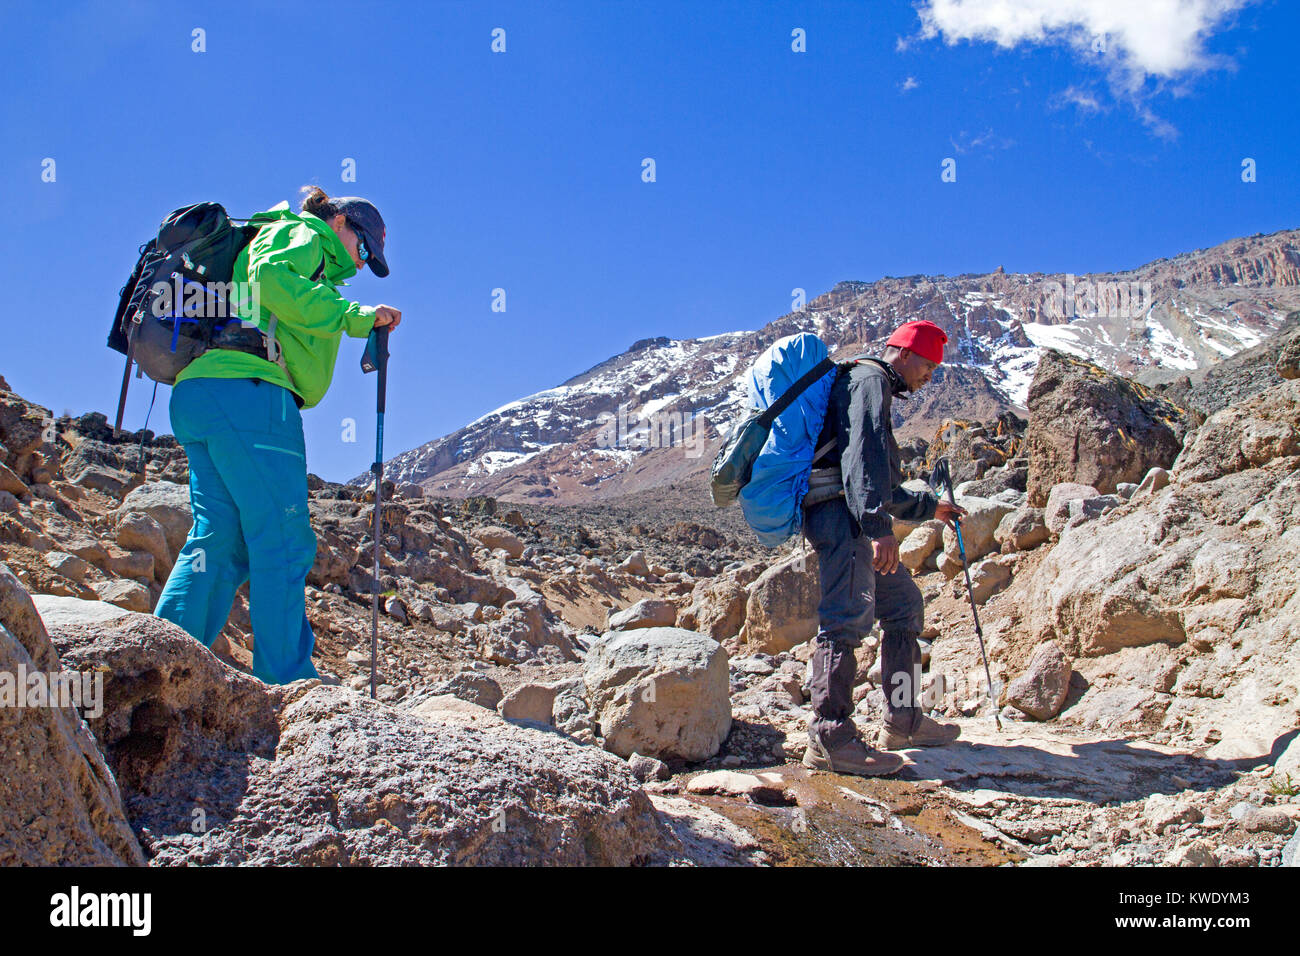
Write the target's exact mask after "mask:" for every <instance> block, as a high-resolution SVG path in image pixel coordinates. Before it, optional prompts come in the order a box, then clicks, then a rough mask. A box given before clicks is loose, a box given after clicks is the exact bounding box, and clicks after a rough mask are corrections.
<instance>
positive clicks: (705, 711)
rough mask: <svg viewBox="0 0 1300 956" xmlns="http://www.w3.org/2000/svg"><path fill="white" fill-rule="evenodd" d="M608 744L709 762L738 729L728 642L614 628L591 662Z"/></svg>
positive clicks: (592, 689) (673, 631)
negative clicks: (733, 709) (733, 725)
mask: <svg viewBox="0 0 1300 956" xmlns="http://www.w3.org/2000/svg"><path fill="white" fill-rule="evenodd" d="M583 681H584V683H585V684H586V686H587V695H588V700H589V701H590V703H591V708H592V712H593V713H594V714H595V716H596V720H597V721H598V723H599V725H600V730H601V734H602V735H603V737H604V738H605V739H604V745H605V749H607V750H610V751H613V752H614V753H616V754H618V755H619V756H620V757H624V758H627V757H630V756H631V755H632V754H633V753H639V754H642V755H645V756H651V757H659V758H663V759H670V758H679V759H682V760H690V761H699V760H707V759H708V758H709V757H712V756H713V755H714V754H716V753H717V752H718V749H719V748H720V747H721V746H722V742H723V741H724V740H725V739H726V737H727V733H728V732H729V731H730V730H731V699H730V682H729V680H728V674H727V654H726V652H725V651H724V650H723V649H722V645H721V644H719V643H718V642H717V641H714V640H712V639H711V638H708V637H705V636H704V635H703V634H696V633H695V632H693V631H684V630H682V629H680V628H675V627H651V628H643V629H640V630H636V631H611V632H610V633H608V634H606V635H605V636H604V637H602V638H601V639H600V640H598V641H596V642H595V643H594V644H592V646H591V649H590V650H589V651H588V652H587V660H586V664H585V666H584V668H583Z"/></svg>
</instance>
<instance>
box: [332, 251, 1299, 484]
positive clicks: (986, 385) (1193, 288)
mask: <svg viewBox="0 0 1300 956" xmlns="http://www.w3.org/2000/svg"><path fill="white" fill-rule="evenodd" d="M1297 307H1300V231H1296V230H1290V231H1284V232H1278V233H1273V234H1271V235H1267V236H1265V235H1256V236H1251V237H1249V238H1245V239H1234V240H1231V241H1229V242H1225V243H1223V244H1221V245H1218V246H1215V247H1213V248H1210V249H1201V250H1197V251H1195V252H1190V253H1186V254H1183V255H1179V256H1175V257H1174V258H1172V259H1158V260H1156V261H1154V262H1151V263H1148V264H1147V265H1144V266H1141V267H1139V268H1136V269H1133V270H1129V271H1127V272H1120V273H1110V274H1088V275H1079V276H1073V275H1069V274H1042V273H1035V274H1011V273H1006V272H1004V271H1003V270H1002V269H1000V268H999V269H998V270H997V271H996V272H993V273H989V274H985V275H960V276H908V277H904V278H884V279H880V280H878V281H875V282H869V283H868V282H842V283H840V284H839V285H837V286H836V287H835V288H834V289H832V290H831V291H830V292H828V293H826V294H824V295H821V296H818V297H816V298H813V299H812V300H811V301H809V302H808V304H807V307H806V308H805V309H803V310H801V311H798V312H792V313H790V314H788V315H785V316H782V317H781V318H779V319H776V320H775V321H773V322H770V323H768V324H767V325H766V326H764V327H763V328H762V329H759V330H758V331H755V332H733V333H728V334H725V335H716V336H712V337H709V338H704V339H690V340H682V341H677V340H669V339H666V338H655V339H644V340H642V341H639V342H637V343H636V344H634V345H633V346H632V347H631V348H630V349H628V351H627V352H625V353H623V354H622V355H618V356H615V357H613V358H611V359H609V360H608V361H605V362H602V363H601V364H600V365H597V366H596V367H595V368H592V369H589V370H588V371H586V372H584V373H582V374H581V375H577V376H575V377H574V378H571V379H569V380H568V381H566V382H564V383H563V384H561V385H559V386H557V387H556V388H553V389H549V390H547V391H544V392H539V393H538V394H536V395H532V396H528V397H527V398H523V399H520V400H518V401H515V402H511V403H510V404H508V405H505V406H503V407H502V408H499V409H496V410H495V411H493V412H490V413H488V414H487V415H484V416H483V417H482V418H479V419H478V420H476V421H474V422H471V423H470V424H469V425H466V426H465V427H464V428H461V429H459V430H457V431H455V432H453V433H452V434H450V435H447V436H444V437H442V438H439V439H437V440H435V441H431V442H429V443H427V444H425V445H422V446H420V447H419V448H415V449H412V450H410V451H407V452H404V453H403V454H400V455H398V456H396V457H395V458H393V459H392V460H391V461H390V462H389V463H388V465H387V466H386V468H387V469H388V472H387V473H389V474H391V475H393V476H394V477H395V478H396V479H397V480H398V481H399V482H413V483H418V484H421V485H423V486H424V487H425V489H426V490H428V491H430V492H431V493H435V494H439V495H447V496H454V497H462V496H465V495H493V496H496V497H498V498H502V499H506V500H511V501H516V502H523V501H538V502H561V503H563V502H585V501H591V500H598V499H604V498H608V497H617V496H620V495H631V494H637V493H640V492H642V491H644V490H646V489H649V488H656V487H660V486H663V485H668V484H672V483H680V482H683V481H688V480H690V479H691V478H693V477H695V476H698V475H699V474H700V473H701V472H702V471H703V470H705V469H707V467H708V464H709V462H710V461H711V458H712V453H713V451H714V450H715V449H716V446H717V443H718V441H719V440H720V434H721V433H722V432H724V431H725V430H726V429H727V428H729V426H730V423H731V422H732V420H733V419H734V417H735V414H736V412H737V410H738V409H739V408H740V407H741V405H742V403H743V401H744V389H743V383H742V382H741V380H740V375H741V373H743V371H744V370H745V368H746V367H747V366H748V364H749V363H750V362H751V361H752V360H753V358H754V357H755V356H757V355H758V353H759V352H761V351H762V349H764V348H766V347H767V346H768V345H770V344H771V343H772V342H774V341H775V340H776V339H778V338H780V337H782V336H785V335H790V334H792V333H795V332H801V331H811V332H816V333H817V334H818V335H820V336H822V337H823V339H825V341H826V342H827V344H828V345H830V346H831V348H832V350H833V352H834V353H835V354H837V355H838V356H841V357H846V356H848V355H851V354H854V353H857V352H860V351H864V350H876V349H878V348H879V347H880V346H881V345H883V342H884V340H885V339H886V338H887V337H888V335H889V333H890V332H891V331H892V330H893V329H894V328H895V327H896V326H897V325H899V324H900V323H902V322H905V321H909V320H913V319H929V320H930V321H933V322H935V323H937V324H938V325H939V326H941V327H942V328H943V329H944V330H945V331H946V332H947V333H948V335H949V340H950V347H949V349H950V351H949V355H950V362H949V363H948V364H946V365H945V366H944V367H943V368H942V369H941V370H940V371H939V372H937V373H936V374H935V377H934V381H933V382H932V383H931V385H930V386H928V387H927V388H926V389H925V391H923V392H922V393H921V394H919V395H918V396H915V397H914V398H912V399H911V400H909V401H902V402H897V403H895V416H896V418H897V421H896V423H895V424H896V426H897V427H898V428H899V431H900V434H902V435H905V436H906V435H922V436H925V437H928V436H929V435H931V434H933V432H934V430H935V429H936V428H937V427H938V426H939V425H941V424H942V423H943V422H944V421H945V420H947V419H950V418H955V417H958V416H960V417H963V418H967V419H978V420H986V419H991V418H995V417H997V415H998V414H1000V413H1001V412H1004V411H1008V410H1013V409H1016V408H1022V407H1023V406H1024V404H1025V403H1026V402H1027V401H1028V390H1029V385H1030V381H1031V379H1032V377H1033V374H1034V369H1035V367H1036V364H1037V361H1038V357H1039V355H1040V354H1041V353H1042V351H1043V349H1044V348H1052V349H1056V350H1059V351H1062V352H1065V353H1067V354H1069V355H1072V356H1074V357H1078V358H1081V359H1086V360H1088V361H1091V362H1093V363H1094V364H1097V365H1099V366H1101V367H1102V368H1104V369H1107V370H1109V371H1114V372H1119V373H1122V374H1124V375H1126V376H1130V377H1133V376H1136V375H1138V374H1139V373H1141V372H1143V371H1144V370H1146V371H1147V372H1150V373H1156V374H1157V375H1159V374H1163V375H1165V376H1171V377H1176V376H1181V375H1184V374H1186V373H1189V372H1195V371H1197V370H1203V369H1205V368H1206V367H1210V366H1212V365H1213V364H1214V363H1215V362H1217V361H1219V360H1220V359H1223V358H1224V357H1227V356H1231V355H1234V354H1236V353H1238V352H1240V351H1242V350H1243V349H1248V348H1251V347H1254V346H1257V345H1258V344H1259V343H1260V342H1261V341H1262V340H1263V339H1265V338H1267V337H1268V336H1270V335H1271V334H1273V333H1274V332H1275V331H1276V330H1277V328H1278V326H1279V324H1280V322H1281V320H1282V317H1283V315H1284V314H1285V313H1286V312H1288V311H1290V310H1292V309H1295V308H1297ZM357 481H358V482H359V483H364V481H365V477H364V476H362V477H361V478H358V479H357Z"/></svg>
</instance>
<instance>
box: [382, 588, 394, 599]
mask: <svg viewBox="0 0 1300 956" xmlns="http://www.w3.org/2000/svg"><path fill="white" fill-rule="evenodd" d="M396 593H397V588H389V589H388V590H387V591H380V592H379V596H380V597H382V598H390V597H392V596H393V595H395V594H396Z"/></svg>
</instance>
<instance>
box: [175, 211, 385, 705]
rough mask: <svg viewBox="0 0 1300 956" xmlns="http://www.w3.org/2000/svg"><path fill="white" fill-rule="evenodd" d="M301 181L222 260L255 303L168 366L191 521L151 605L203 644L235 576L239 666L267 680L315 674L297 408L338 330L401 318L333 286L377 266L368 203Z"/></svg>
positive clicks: (324, 378) (320, 385) (317, 390)
mask: <svg viewBox="0 0 1300 956" xmlns="http://www.w3.org/2000/svg"><path fill="white" fill-rule="evenodd" d="M303 191H304V192H305V193H306V194H307V195H306V197H305V198H304V200H303V203H302V211H301V212H300V213H296V214H295V213H293V212H291V211H290V210H289V204H288V203H281V204H280V205H278V206H276V207H274V208H273V209H271V210H269V211H267V212H264V213H261V214H259V215H258V216H256V217H254V220H253V221H254V222H256V223H265V225H263V226H262V228H261V230H260V231H259V232H258V233H257V235H256V236H255V237H254V238H253V241H252V242H251V243H249V245H248V246H247V248H245V249H244V250H243V251H242V252H241V253H240V254H239V257H238V259H236V260H235V270H234V277H233V278H234V281H235V282H236V283H241V282H247V283H249V284H250V285H251V286H252V287H253V288H254V289H255V290H256V296H257V298H256V301H257V312H258V314H257V315H252V314H251V306H247V305H246V306H245V307H244V310H242V311H241V313H240V315H241V317H242V318H243V319H244V320H245V321H243V322H242V323H233V322H232V323H228V324H227V325H226V327H225V329H224V330H222V331H221V332H220V333H218V335H217V336H216V337H215V338H214V340H213V345H212V347H211V348H210V349H209V350H208V351H207V352H205V353H203V354H202V355H200V356H199V357H198V358H197V359H195V360H194V361H193V362H191V363H190V364H189V365H188V366H186V368H185V370H184V371H183V372H181V374H180V375H179V376H177V380H176V386H175V388H174V390H173V391H172V398H171V421H172V431H173V433H174V434H175V435H176V440H177V441H179V442H180V443H181V445H182V446H184V448H185V453H186V455H188V457H189V466H190V504H191V508H192V510H193V513H194V525H193V527H192V528H191V529H190V533H189V537H188V538H187V539H186V541H185V546H184V547H183V548H182V549H181V552H180V555H179V556H178V557H177V559H176V566H175V567H174V568H173V569H172V572H171V575H170V576H169V577H168V579H167V585H166V587H165V588H163V593H162V596H161V598H160V599H159V601H158V608H157V612H156V613H157V614H158V616H159V617H164V618H166V619H167V620H169V621H173V622H174V623H176V624H178V625H180V626H181V627H183V628H184V629H185V630H186V631H187V632H189V633H190V634H192V635H193V636H194V637H196V638H198V639H199V640H200V641H202V642H203V643H204V644H207V645H209V646H210V645H211V644H212V642H213V641H214V640H216V638H217V635H218V634H220V632H221V630H222V628H223V627H225V624H226V620H227V618H228V617H229V615H230V606H231V602H232V601H233V600H234V597H235V591H236V590H237V589H238V588H239V587H240V585H242V584H243V583H244V582H245V581H248V582H249V605H250V606H249V613H250V617H251V618H252V624H253V673H254V674H255V675H256V676H257V677H259V678H261V679H262V680H264V681H266V682H267V683H277V684H279V683H287V682H288V681H292V680H299V679H301V678H305V677H317V676H319V675H318V674H317V672H316V668H315V666H314V665H313V664H312V661H311V654H312V648H313V646H314V644H315V637H314V635H313V634H312V630H311V625H310V624H309V623H308V621H307V616H306V611H305V592H304V589H305V586H306V579H307V573H308V572H309V571H310V570H311V567H312V564H313V563H314V562H315V559H316V535H315V533H314V532H313V531H312V529H311V523H310V520H309V515H308V511H307V464H306V457H305V446H304V442H303V431H302V417H301V415H300V414H299V410H300V409H303V408H311V407H312V406H314V405H316V404H317V403H319V402H320V400H321V399H322V398H323V397H324V396H325V392H326V390H327V389H328V388H329V384H330V379H331V378H332V377H333V374H334V361H335V359H336V357H337V355H338V349H339V340H340V339H341V338H342V336H343V334H344V333H347V334H348V335H349V336H352V337H353V338H365V337H366V336H367V335H368V334H369V333H370V330H371V329H373V328H378V327H381V326H388V327H389V328H390V329H392V328H396V327H397V325H398V323H399V322H401V319H402V313H401V312H400V311H398V310H397V309H394V308H391V307H389V306H386V305H379V306H363V305H358V304H357V303H355V302H350V301H348V300H347V299H345V298H344V297H343V296H342V295H340V294H339V292H338V291H337V289H336V288H335V287H336V286H337V285H339V284H341V283H342V282H343V280H345V279H348V278H350V277H351V276H353V275H355V274H356V272H357V270H358V269H361V268H362V267H363V266H365V265H369V266H370V269H371V271H372V272H374V274H375V275H377V276H379V277H381V278H382V277H384V276H386V275H388V264H387V262H386V260H385V258H384V239H385V228H384V221H383V219H382V218H381V217H380V215H379V211H378V210H377V209H376V208H375V207H374V206H373V205H372V204H371V203H369V202H367V201H366V200H364V199H358V198H355V197H343V198H335V199H331V198H330V197H329V196H327V195H326V194H325V192H324V191H323V190H322V189H320V188H319V187H306V188H304V190H303ZM241 326H242V327H241ZM250 343H251V346H250ZM255 353H256V354H255Z"/></svg>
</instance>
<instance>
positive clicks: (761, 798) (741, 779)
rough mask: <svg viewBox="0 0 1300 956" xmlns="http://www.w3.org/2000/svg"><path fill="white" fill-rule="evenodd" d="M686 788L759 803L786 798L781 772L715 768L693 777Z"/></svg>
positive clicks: (690, 791)
mask: <svg viewBox="0 0 1300 956" xmlns="http://www.w3.org/2000/svg"><path fill="white" fill-rule="evenodd" d="M686 790H687V792H689V793H703V794H718V795H721V796H727V797H749V798H751V799H753V800H754V801H756V802H758V803H779V802H784V800H785V799H786V789H785V781H784V780H783V779H782V778H781V775H780V774H779V773H738V772H737V771H734V770H714V771H711V772H709V773H701V774H697V775H696V776H694V777H692V778H691V780H690V782H689V783H687V784H686Z"/></svg>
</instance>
